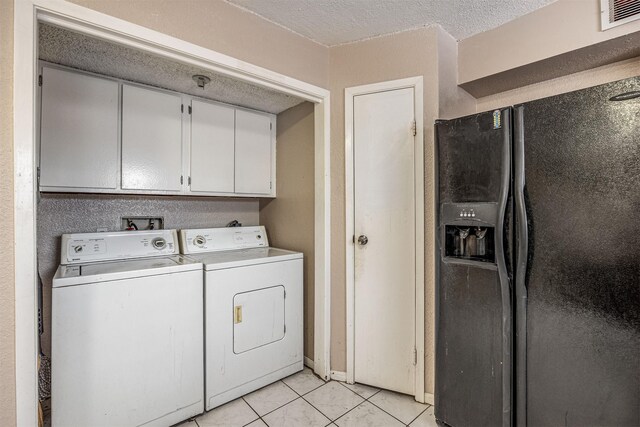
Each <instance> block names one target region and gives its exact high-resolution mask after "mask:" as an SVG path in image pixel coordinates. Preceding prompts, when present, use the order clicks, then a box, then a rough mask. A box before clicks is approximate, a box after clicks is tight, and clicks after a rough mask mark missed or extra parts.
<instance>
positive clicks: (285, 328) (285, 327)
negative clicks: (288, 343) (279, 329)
mask: <svg viewBox="0 0 640 427" xmlns="http://www.w3.org/2000/svg"><path fill="white" fill-rule="evenodd" d="M284 333H285V334H286V333H287V325H284Z"/></svg>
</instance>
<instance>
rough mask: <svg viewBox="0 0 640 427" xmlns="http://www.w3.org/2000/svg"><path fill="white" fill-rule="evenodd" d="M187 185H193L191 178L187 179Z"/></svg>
mask: <svg viewBox="0 0 640 427" xmlns="http://www.w3.org/2000/svg"><path fill="white" fill-rule="evenodd" d="M187 184H189V185H191V177H189V178H187Z"/></svg>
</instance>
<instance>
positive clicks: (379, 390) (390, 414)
mask: <svg viewBox="0 0 640 427" xmlns="http://www.w3.org/2000/svg"><path fill="white" fill-rule="evenodd" d="M336 382H337V383H339V384H342V386H343V387H344V388H346V389H347V390H350V391H352V392H353V393H356V392H355V391H353V390H351V389H350V388H349V387H347V386H346V385H344V384H343V383H342V382H341V381H336ZM381 391H382V389H378V391H376V392H375V393H373V394H372V395H371V396H369V397H368V398H366V399H364V401H365V402H369V403H371V404H372V405H373V406H375V407H376V408H378V409H380V410H381V411H382V412H384V413H385V414H387V415H389V416H391V417H393V418H394V419H396V420H398V421H399V422H400V423H401V424H402V425H405V426H408V425H409V424H411V423H412V422H414V421H415V420H416V419H418V417H419V416H420V415H422V413H423V412H424V411H426V410H427V409H429V407H431V406H432V405H430V404H428V403H424V405H426V406H427V407H426V408H424V409H423V410H422V411H420V413H419V414H418V415H417V416H416V417H415V418H413V419H412V420H411V421H410V422H409V423H407V424H405V422H404V421H402V420H401V419H399V418H398V417H396V416H395V415H393V414H392V413H390V412H388V411H386V410H385V409H383V408H381V407H380V406H378V405H376V404H375V403H374V402H371V401H370V399H371V398H373V396H375V395H377V394H378V393H380V392H381ZM356 394H357V395H358V396H360V397H363V396H362V395H360V394H358V393H356ZM363 398H364V397H363ZM362 403H364V402H361V403H360V404H358V405H356V406H355V407H354V408H352V409H350V410H349V411H347V412H345V413H344V414H343V415H341V416H340V417H339V418H342V417H344V416H345V415H347V414H348V413H349V412H351V411H353V410H354V409H355V408H357V407H358V406H360V405H362ZM418 403H420V402H418ZM339 418H336V420H338V419H339Z"/></svg>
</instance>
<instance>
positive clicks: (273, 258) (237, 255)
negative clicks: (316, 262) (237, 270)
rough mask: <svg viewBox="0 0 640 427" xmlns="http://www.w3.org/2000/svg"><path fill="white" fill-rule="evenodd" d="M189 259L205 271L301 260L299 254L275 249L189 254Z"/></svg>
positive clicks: (300, 254)
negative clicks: (199, 263) (200, 265)
mask: <svg viewBox="0 0 640 427" xmlns="http://www.w3.org/2000/svg"><path fill="white" fill-rule="evenodd" d="M189 258H190V259H192V260H193V261H195V262H201V263H202V264H204V269H205V270H206V271H211V270H221V269H223V268H234V267H244V266H247V265H256V264H266V263H270V262H280V261H288V260H292V259H302V253H301V252H293V251H286V250H284V249H277V248H251V249H239V250H234V251H220V252H209V253H202V254H191V255H189Z"/></svg>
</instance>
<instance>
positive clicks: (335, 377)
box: [331, 371, 347, 382]
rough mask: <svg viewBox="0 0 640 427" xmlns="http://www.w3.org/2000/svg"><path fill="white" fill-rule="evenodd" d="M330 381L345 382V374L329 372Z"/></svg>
mask: <svg viewBox="0 0 640 427" xmlns="http://www.w3.org/2000/svg"><path fill="white" fill-rule="evenodd" d="M331 379H332V380H336V381H342V382H345V381H347V373H346V372H342V371H331Z"/></svg>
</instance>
